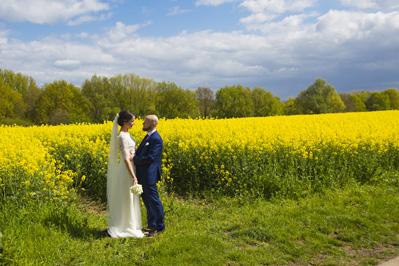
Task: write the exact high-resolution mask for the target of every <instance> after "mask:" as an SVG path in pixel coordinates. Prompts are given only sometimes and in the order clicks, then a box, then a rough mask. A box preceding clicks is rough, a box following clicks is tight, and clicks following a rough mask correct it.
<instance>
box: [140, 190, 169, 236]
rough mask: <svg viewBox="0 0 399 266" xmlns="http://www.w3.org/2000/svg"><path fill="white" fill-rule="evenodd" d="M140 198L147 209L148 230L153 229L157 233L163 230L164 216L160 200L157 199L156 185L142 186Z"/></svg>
mask: <svg viewBox="0 0 399 266" xmlns="http://www.w3.org/2000/svg"><path fill="white" fill-rule="evenodd" d="M141 198H142V199H143V202H144V205H145V207H146V209H147V225H148V228H154V229H157V230H158V231H163V230H165V224H164V222H163V220H164V218H165V214H164V211H163V206H162V203H161V200H160V199H159V194H158V189H157V185H156V184H154V185H143V193H142V194H141Z"/></svg>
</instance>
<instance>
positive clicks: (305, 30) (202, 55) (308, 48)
mask: <svg viewBox="0 0 399 266" xmlns="http://www.w3.org/2000/svg"><path fill="white" fill-rule="evenodd" d="M245 2H247V3H249V1H245ZM255 2H256V3H258V4H261V3H260V1H253V3H254V4H255ZM311 2H312V1H308V2H307V4H306V5H305V6H309V5H310V4H311ZM269 3H270V4H272V3H274V4H277V2H274V1H269ZM288 3H290V2H289V1H285V2H284V5H287V4H288ZM302 4H303V3H302ZM305 6H302V7H299V6H297V7H296V8H295V9H292V10H301V9H303V8H305ZM251 8H252V7H251ZM253 8H254V7H253ZM261 9H262V10H263V11H265V12H259V13H256V12H255V13H253V15H254V16H253V17H252V18H251V19H249V17H247V18H248V20H247V21H246V23H248V29H250V30H256V31H257V32H251V33H247V34H245V33H244V32H242V31H233V32H225V33H222V32H214V31H211V30H208V31H199V32H193V33H189V32H190V31H184V32H182V33H181V34H179V35H176V36H172V37H167V38H165V37H143V36H140V35H139V34H138V30H139V29H140V28H142V27H145V26H146V24H133V25H128V24H124V23H122V22H118V23H116V24H115V25H114V27H112V28H108V29H106V31H105V32H103V33H100V34H97V35H93V34H90V33H86V32H83V33H80V34H79V33H74V34H66V35H63V36H61V38H59V36H51V37H47V38H44V39H43V40H38V41H33V42H22V41H16V40H13V39H9V37H8V31H7V30H5V29H2V28H1V27H0V44H1V46H0V62H6V63H5V64H4V65H2V67H3V68H5V69H12V70H13V71H15V72H22V73H24V74H27V75H31V76H32V77H34V78H35V79H36V80H37V81H38V82H39V83H40V82H52V81H53V80H57V79H65V80H67V81H69V82H73V83H74V84H75V85H77V86H79V85H81V84H82V82H83V81H84V80H85V79H88V78H90V77H91V76H92V75H94V74H97V75H102V76H108V77H109V76H114V75H116V74H125V73H128V72H133V73H136V74H137V75H140V76H142V77H147V78H154V79H155V80H157V81H173V82H175V83H176V84H178V85H180V86H182V87H183V88H191V89H196V88H197V87H198V86H209V87H211V88H212V89H219V88H221V87H224V86H226V85H236V84H242V85H244V86H250V87H252V86H264V87H265V88H266V89H268V90H271V91H272V92H273V93H274V94H277V95H279V96H280V97H281V98H283V99H284V98H287V97H288V96H296V95H297V94H298V93H299V91H300V90H303V89H306V87H307V86H308V85H309V84H310V83H312V82H313V81H314V79H315V78H317V77H322V78H327V79H328V78H329V77H338V78H337V79H336V81H335V82H338V81H339V82H349V81H348V80H350V79H353V80H356V79H355V78H354V77H353V76H355V75H357V73H361V74H358V75H359V78H358V80H361V79H363V78H361V77H363V76H365V75H366V76H367V73H371V72H372V71H373V69H374V70H375V69H378V70H379V71H381V72H384V71H385V72H388V71H390V72H396V73H397V72H398V71H399V69H398V64H397V61H398V54H399V53H398V47H397V43H399V12H390V13H383V12H377V13H365V12H350V11H338V10H331V11H329V12H328V13H326V14H324V15H322V16H318V15H317V14H316V13H312V12H307V13H299V14H290V15H289V16H286V17H284V18H282V19H279V18H278V17H276V18H274V19H273V20H270V18H268V17H265V16H267V15H273V12H274V11H273V12H269V11H268V10H277V11H278V12H282V11H283V10H286V9H284V8H278V7H277V6H273V7H272V6H268V7H264V8H261ZM279 10H280V11H279ZM277 11H276V12H277ZM256 16H257V17H256ZM309 18H312V20H310V19H309ZM313 18H316V19H313ZM278 19H279V20H278ZM80 38H84V43H80V42H79V41H81V39H80ZM348 66H351V67H353V68H356V69H355V71H350V72H349V71H348ZM352 70H353V69H352ZM367 71H369V72H367ZM348 73H350V75H352V76H351V77H347V76H348V75H349V74H348ZM362 75H363V76H362ZM369 76H372V75H369ZM373 77H374V78H375V76H373ZM375 79H376V78H375ZM327 82H329V83H331V84H333V85H334V86H337V85H335V84H334V81H333V80H327ZM276 84H278V85H276ZM292 84H294V85H292ZM274 85H275V86H278V87H279V88H284V86H285V87H286V88H287V90H288V87H290V86H291V88H290V89H292V90H293V91H294V94H290V93H289V92H287V91H285V92H284V91H276V90H274V88H273V86H274ZM292 86H295V87H292ZM344 89H347V90H349V91H350V90H352V89H356V87H347V88H344ZM363 89H367V88H363ZM381 89H385V88H381Z"/></svg>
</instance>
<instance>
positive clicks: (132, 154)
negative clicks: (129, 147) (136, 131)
mask: <svg viewBox="0 0 399 266" xmlns="http://www.w3.org/2000/svg"><path fill="white" fill-rule="evenodd" d="M133 157H134V153H133V152H132V151H130V156H129V160H130V161H132V162H133Z"/></svg>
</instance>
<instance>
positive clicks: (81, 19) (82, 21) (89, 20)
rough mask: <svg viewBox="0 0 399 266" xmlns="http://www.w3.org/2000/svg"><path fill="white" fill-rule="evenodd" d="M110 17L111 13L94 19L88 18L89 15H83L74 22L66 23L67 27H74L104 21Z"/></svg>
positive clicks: (93, 17)
mask: <svg viewBox="0 0 399 266" xmlns="http://www.w3.org/2000/svg"><path fill="white" fill-rule="evenodd" d="M111 16H112V13H108V14H101V15H100V16H98V17H96V16H89V15H84V16H80V17H78V18H77V19H74V20H69V21H68V23H67V24H68V25H69V26H76V25H79V24H82V23H86V22H92V21H100V20H105V19H108V18H110V17H111Z"/></svg>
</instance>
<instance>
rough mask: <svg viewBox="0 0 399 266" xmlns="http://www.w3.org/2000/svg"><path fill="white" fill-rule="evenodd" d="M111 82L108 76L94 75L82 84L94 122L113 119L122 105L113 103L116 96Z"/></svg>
mask: <svg viewBox="0 0 399 266" xmlns="http://www.w3.org/2000/svg"><path fill="white" fill-rule="evenodd" d="M110 87H111V83H110V81H109V79H108V78H106V77H98V76H96V75H94V76H92V78H91V79H90V80H88V79H86V80H85V81H84V83H83V84H82V94H83V96H85V97H86V99H88V101H89V102H90V103H89V115H90V118H91V121H92V122H95V123H102V122H104V121H109V120H113V119H114V117H115V114H116V113H119V112H120V111H121V110H120V107H118V105H115V104H114V103H113V99H114V98H115V97H114V96H112V95H111V90H110Z"/></svg>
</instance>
